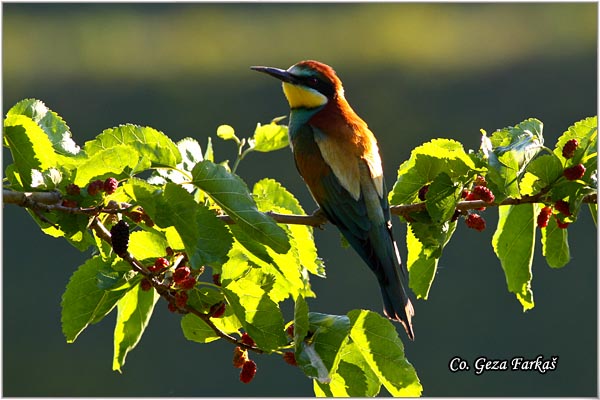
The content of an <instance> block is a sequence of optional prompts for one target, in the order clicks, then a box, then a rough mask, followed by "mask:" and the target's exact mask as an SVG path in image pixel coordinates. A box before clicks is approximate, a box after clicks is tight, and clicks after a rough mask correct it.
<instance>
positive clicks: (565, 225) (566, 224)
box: [556, 217, 569, 229]
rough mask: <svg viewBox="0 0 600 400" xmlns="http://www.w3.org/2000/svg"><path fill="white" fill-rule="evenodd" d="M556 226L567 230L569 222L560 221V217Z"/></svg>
mask: <svg viewBox="0 0 600 400" xmlns="http://www.w3.org/2000/svg"><path fill="white" fill-rule="evenodd" d="M556 225H558V227H559V228H560V229H567V227H568V226H569V223H568V222H562V221H561V220H560V219H558V217H557V218H556Z"/></svg>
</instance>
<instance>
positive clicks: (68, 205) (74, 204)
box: [62, 199, 78, 208]
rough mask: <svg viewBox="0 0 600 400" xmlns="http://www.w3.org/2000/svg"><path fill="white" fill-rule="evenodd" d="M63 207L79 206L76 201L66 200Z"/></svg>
mask: <svg viewBox="0 0 600 400" xmlns="http://www.w3.org/2000/svg"><path fill="white" fill-rule="evenodd" d="M62 205H63V207H69V208H76V207H77V206H78V204H77V202H76V201H75V200H69V199H64V200H63V201H62Z"/></svg>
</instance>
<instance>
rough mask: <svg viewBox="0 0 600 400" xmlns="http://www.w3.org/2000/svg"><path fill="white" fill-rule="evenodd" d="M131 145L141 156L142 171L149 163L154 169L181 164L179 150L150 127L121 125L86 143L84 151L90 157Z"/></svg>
mask: <svg viewBox="0 0 600 400" xmlns="http://www.w3.org/2000/svg"><path fill="white" fill-rule="evenodd" d="M120 144H123V145H130V146H132V147H134V148H135V150H136V152H137V153H138V154H139V156H140V167H138V168H136V169H135V170H136V172H137V171H141V170H143V169H145V168H147V167H146V165H147V163H148V162H149V163H150V165H152V166H154V167H161V166H162V167H175V166H176V165H177V164H179V163H180V162H181V154H179V149H178V148H177V146H176V145H175V143H173V141H172V140H171V139H169V137H168V136H166V135H165V134H164V133H162V132H159V131H157V130H156V129H153V128H150V127H143V126H137V125H132V124H126V125H120V126H118V127H116V128H111V129H106V130H105V131H103V132H102V133H101V134H100V135H98V136H97V137H96V138H95V139H93V140H90V141H88V142H86V143H85V146H84V150H85V152H86V153H87V154H88V156H92V155H94V154H96V153H97V152H99V151H102V150H105V149H109V148H111V147H114V146H117V145H120Z"/></svg>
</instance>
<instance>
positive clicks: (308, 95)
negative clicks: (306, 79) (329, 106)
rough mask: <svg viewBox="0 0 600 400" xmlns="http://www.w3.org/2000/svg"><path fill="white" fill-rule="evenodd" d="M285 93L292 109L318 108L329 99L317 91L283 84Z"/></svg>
mask: <svg viewBox="0 0 600 400" xmlns="http://www.w3.org/2000/svg"><path fill="white" fill-rule="evenodd" d="M283 93H285V97H286V98H287V100H288V103H290V108H316V107H321V106H323V105H325V104H326V103H327V97H325V96H324V95H322V94H321V93H319V92H318V91H316V90H315V89H310V88H305V87H302V86H298V85H293V84H291V83H287V82H283Z"/></svg>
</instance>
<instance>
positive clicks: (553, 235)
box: [541, 218, 571, 268]
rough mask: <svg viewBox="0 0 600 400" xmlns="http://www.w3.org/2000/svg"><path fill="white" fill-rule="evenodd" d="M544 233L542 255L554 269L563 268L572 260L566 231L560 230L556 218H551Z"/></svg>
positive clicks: (543, 230)
mask: <svg viewBox="0 0 600 400" xmlns="http://www.w3.org/2000/svg"><path fill="white" fill-rule="evenodd" d="M541 231H542V254H543V255H544V257H546V262H547V263H548V265H549V266H551V267H552V268H561V267H564V266H565V265H567V263H568V262H569V261H570V259H571V253H570V251H569V237H568V232H567V230H566V229H560V228H559V227H558V224H557V223H556V219H555V218H550V221H548V226H547V227H546V228H543V229H541Z"/></svg>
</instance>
